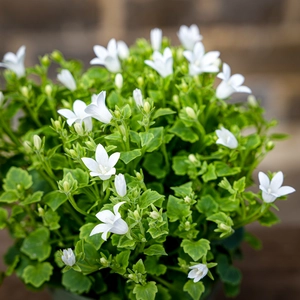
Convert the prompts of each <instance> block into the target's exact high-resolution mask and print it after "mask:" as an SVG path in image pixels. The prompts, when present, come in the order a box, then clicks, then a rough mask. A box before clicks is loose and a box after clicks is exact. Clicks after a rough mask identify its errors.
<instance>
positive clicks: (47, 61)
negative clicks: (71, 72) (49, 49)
mask: <svg viewBox="0 0 300 300" xmlns="http://www.w3.org/2000/svg"><path fill="white" fill-rule="evenodd" d="M41 63H42V65H43V66H45V67H49V66H50V59H49V56H48V55H44V56H43V57H42V59H41Z"/></svg>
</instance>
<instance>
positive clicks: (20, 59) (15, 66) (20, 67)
mask: <svg viewBox="0 0 300 300" xmlns="http://www.w3.org/2000/svg"><path fill="white" fill-rule="evenodd" d="M25 52H26V47H25V46H21V47H20V48H19V50H18V51H17V53H16V54H14V53H12V52H8V53H6V54H5V55H4V57H3V62H2V63H0V67H4V68H7V69H10V70H12V71H13V72H14V73H15V74H16V75H17V77H18V78H20V77H23V76H24V75H25V67H24V59H25Z"/></svg>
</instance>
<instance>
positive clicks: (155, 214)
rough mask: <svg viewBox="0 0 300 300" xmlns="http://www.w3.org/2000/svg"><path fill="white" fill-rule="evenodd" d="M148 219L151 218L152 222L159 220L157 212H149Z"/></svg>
mask: <svg viewBox="0 0 300 300" xmlns="http://www.w3.org/2000/svg"><path fill="white" fill-rule="evenodd" d="M149 215H150V217H151V218H152V219H154V220H157V219H159V218H160V214H159V212H157V211H155V210H154V211H151V212H150V214H149Z"/></svg>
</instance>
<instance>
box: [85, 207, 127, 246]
mask: <svg viewBox="0 0 300 300" xmlns="http://www.w3.org/2000/svg"><path fill="white" fill-rule="evenodd" d="M124 203H125V202H119V203H118V204H116V205H114V208H113V210H114V213H112V212H111V211H110V210H103V211H100V212H98V213H97V214H96V217H97V218H98V219H99V220H100V221H101V222H103V224H99V225H96V226H95V227H94V229H93V230H92V232H91V234H90V236H91V235H94V234H97V233H102V235H101V237H102V239H103V240H104V241H106V240H107V234H108V232H111V233H116V234H125V233H127V232H128V225H127V223H126V222H125V221H124V220H123V219H122V218H121V215H120V213H119V208H120V206H121V205H122V204H124Z"/></svg>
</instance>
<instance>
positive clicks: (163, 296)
mask: <svg viewBox="0 0 300 300" xmlns="http://www.w3.org/2000/svg"><path fill="white" fill-rule="evenodd" d="M157 289H158V292H157V294H156V296H155V300H171V299H172V297H171V295H170V293H169V290H168V289H167V288H165V287H163V286H162V285H160V284H158V285H157Z"/></svg>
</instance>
